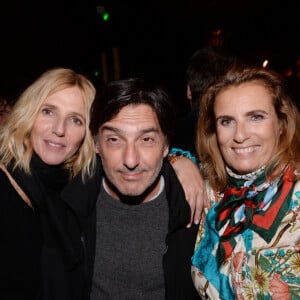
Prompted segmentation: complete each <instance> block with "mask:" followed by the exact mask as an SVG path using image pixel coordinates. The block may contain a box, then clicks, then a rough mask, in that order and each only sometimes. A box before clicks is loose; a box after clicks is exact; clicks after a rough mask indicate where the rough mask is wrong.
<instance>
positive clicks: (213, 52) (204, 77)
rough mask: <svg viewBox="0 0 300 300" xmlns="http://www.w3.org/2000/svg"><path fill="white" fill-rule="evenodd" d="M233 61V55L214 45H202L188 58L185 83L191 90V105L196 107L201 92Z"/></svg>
mask: <svg viewBox="0 0 300 300" xmlns="http://www.w3.org/2000/svg"><path fill="white" fill-rule="evenodd" d="M234 62H235V58H234V57H233V56H230V55H228V54H227V53H225V51H223V50H221V49H219V48H215V47H209V46H208V47H203V48H200V49H199V50H197V51H196V52H195V53H194V54H193V55H192V56H191V57H190V59H189V61H188V64H187V67H186V83H187V85H189V87H190V90H191V99H190V100H191V106H192V107H193V108H198V107H199V103H200V100H201V97H202V94H203V93H204V92H205V91H206V89H207V88H208V87H209V86H210V85H211V84H212V83H213V82H214V81H215V80H216V79H217V78H218V77H219V76H222V75H223V74H224V73H225V72H226V71H227V70H228V69H229V67H230V66H231V65H232V64H233V63H234Z"/></svg>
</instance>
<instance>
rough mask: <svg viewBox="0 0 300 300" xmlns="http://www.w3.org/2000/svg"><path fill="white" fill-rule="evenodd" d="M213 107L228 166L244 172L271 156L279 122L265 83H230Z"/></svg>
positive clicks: (276, 141)
mask: <svg viewBox="0 0 300 300" xmlns="http://www.w3.org/2000/svg"><path fill="white" fill-rule="evenodd" d="M214 111H215V116H216V124H217V139H218V143H219V147H220V150H221V153H222V155H223V158H224V160H225V163H226V164H227V165H228V166H229V167H230V168H231V169H233V170H235V171H236V172H237V173H239V174H247V173H250V172H252V171H255V170H257V169H259V168H261V167H262V166H264V165H265V164H267V163H269V162H270V161H271V160H272V158H273V157H274V154H275V153H276V151H277V148H278V143H279V138H280V135H281V122H280V121H279V119H278V117H277V114H276V112H275V109H274V105H273V103H272V98H271V96H270V93H269V92H268V90H267V89H266V88H265V87H264V86H262V85H261V84H258V83H244V84H242V85H240V86H238V87H230V88H229V89H227V90H225V91H223V92H221V93H220V94H219V95H218V96H217V97H216V101H215V106H214Z"/></svg>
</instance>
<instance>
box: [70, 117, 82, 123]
mask: <svg viewBox="0 0 300 300" xmlns="http://www.w3.org/2000/svg"><path fill="white" fill-rule="evenodd" d="M72 120H73V123H75V124H76V125H82V124H83V123H82V121H81V120H80V119H78V118H73V119H72Z"/></svg>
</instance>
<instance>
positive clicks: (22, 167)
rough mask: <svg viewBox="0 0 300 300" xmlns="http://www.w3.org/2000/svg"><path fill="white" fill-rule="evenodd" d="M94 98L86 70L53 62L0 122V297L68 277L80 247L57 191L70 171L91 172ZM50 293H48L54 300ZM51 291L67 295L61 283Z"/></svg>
mask: <svg viewBox="0 0 300 300" xmlns="http://www.w3.org/2000/svg"><path fill="white" fill-rule="evenodd" d="M94 97H95V88H94V87H93V85H92V83H91V82H90V81H89V80H88V79H87V78H86V77H84V76H82V75H80V74H77V73H75V72H74V71H73V70H70V69H64V68H57V69H52V70H49V71H47V72H45V73H44V74H42V75H41V76H40V77H39V78H38V79H37V80H36V81H35V82H34V83H32V85H30V86H29V87H28V88H27V89H26V90H25V91H24V92H23V94H22V95H21V96H20V98H19V100H18V101H17V103H16V104H15V106H14V108H13V110H12V111H11V115H10V117H9V118H8V120H7V122H6V124H5V125H4V126H3V127H2V128H1V132H0V162H1V163H2V167H3V169H2V170H0V199H1V201H0V228H1V250H0V298H1V299H30V300H33V299H38V297H41V298H46V297H45V295H43V294H41V293H42V292H41V291H42V289H41V286H42V285H43V290H44V291H46V293H47V290H48V287H47V286H45V283H47V282H41V279H40V278H42V277H43V276H45V277H47V280H48V281H49V286H50V284H51V285H52V286H55V284H59V285H58V286H61V287H63V286H68V284H69V283H68V282H67V281H68V280H69V279H68V278H67V277H66V276H65V273H64V272H65V270H66V269H67V268H72V267H74V266H75V265H76V264H77V262H78V259H79V257H80V255H81V254H80V252H76V249H75V248H74V247H73V246H72V247H70V244H71V242H70V237H69V236H68V233H67V232H65V226H64V224H65V222H67V218H65V217H66V213H67V211H66V206H64V205H62V204H63V201H60V194H61V193H62V192H63V190H64V188H65V187H66V186H67V185H68V182H69V181H70V180H71V179H72V178H74V177H75V176H76V175H78V177H80V180H83V181H86V182H88V180H89V178H91V177H92V176H93V175H94V173H95V166H96V160H95V154H94V142H93V139H92V136H91V134H90V131H89V122H90V120H89V111H90V108H91V105H92V102H93V100H94ZM4 170H7V171H8V172H9V174H10V175H11V176H12V178H13V179H11V180H13V181H15V183H17V185H18V187H19V188H20V189H21V190H22V191H23V192H24V194H25V195H24V194H22V192H21V193H18V187H14V185H13V183H12V182H13V181H11V180H10V179H9V177H8V176H7V174H5V171H4ZM63 200H64V198H63ZM58 249H62V251H58ZM41 266H42V268H41ZM65 266H67V268H66V267H65ZM40 269H41V270H42V273H43V276H41V275H40ZM54 273H55V276H54V275H53V274H54ZM54 283H55V284H54ZM47 284H48V283H47ZM50 289H52V288H50ZM55 292H56V291H51V293H50V294H48V295H47V297H49V299H56V296H55ZM43 293H44V292H43ZM46 293H44V294H46ZM58 293H60V299H69V298H68V297H69V295H67V293H66V292H65V289H64V288H62V289H61V290H60V291H58Z"/></svg>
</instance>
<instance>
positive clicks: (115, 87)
mask: <svg viewBox="0 0 300 300" xmlns="http://www.w3.org/2000/svg"><path fill="white" fill-rule="evenodd" d="M132 104H133V105H138V104H147V105H149V106H150V107H152V109H153V110H154V111H155V113H156V115H157V119H158V122H159V125H160V127H161V130H162V132H163V134H164V135H165V136H166V137H167V140H168V142H169V143H171V139H172V135H173V132H174V121H175V111H174V105H172V102H171V100H170V98H169V95H168V94H167V92H166V91H165V90H164V89H162V88H161V87H159V86H157V85H155V84H154V83H150V82H147V81H145V80H143V79H140V78H129V79H123V80H117V81H112V82H110V83H108V84H107V85H106V86H104V88H103V89H102V90H101V91H99V94H98V95H97V96H96V99H95V101H94V104H93V107H92V113H91V125H90V128H91V132H92V134H93V135H97V133H98V130H99V128H100V127H101V126H102V125H103V124H104V123H105V122H107V121H109V120H111V119H112V118H114V117H115V116H116V115H117V114H118V113H119V112H120V110H121V109H122V108H123V107H125V106H127V105H132Z"/></svg>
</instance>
